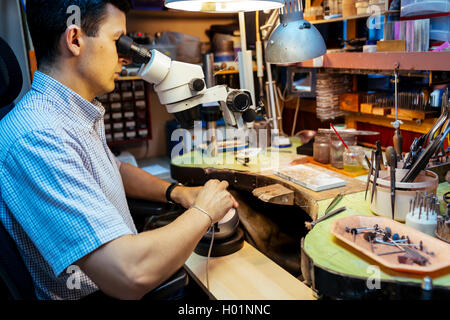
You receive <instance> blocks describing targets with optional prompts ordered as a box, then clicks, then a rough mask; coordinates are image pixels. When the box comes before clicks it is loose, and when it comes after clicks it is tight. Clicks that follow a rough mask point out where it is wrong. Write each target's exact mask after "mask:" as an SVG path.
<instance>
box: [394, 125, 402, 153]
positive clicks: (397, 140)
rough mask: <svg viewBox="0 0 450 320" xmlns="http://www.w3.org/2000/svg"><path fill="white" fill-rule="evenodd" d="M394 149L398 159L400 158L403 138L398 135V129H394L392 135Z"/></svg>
mask: <svg viewBox="0 0 450 320" xmlns="http://www.w3.org/2000/svg"><path fill="white" fill-rule="evenodd" d="M393 140H394V149H395V152H396V153H397V154H398V155H399V157H400V158H401V154H402V147H403V137H402V135H401V133H400V129H396V130H395V134H394V139H393Z"/></svg>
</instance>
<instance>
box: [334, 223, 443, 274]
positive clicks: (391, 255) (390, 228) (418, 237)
mask: <svg viewBox="0 0 450 320" xmlns="http://www.w3.org/2000/svg"><path fill="white" fill-rule="evenodd" d="M331 233H332V234H333V235H334V236H335V237H336V238H338V239H339V240H340V241H342V242H344V243H346V244H348V245H349V246H351V247H353V248H354V249H356V250H358V251H359V252H361V253H363V254H364V255H366V256H368V257H370V258H371V259H373V260H375V261H377V262H378V263H380V264H382V265H384V266H385V267H387V268H390V269H393V270H397V271H403V272H412V273H430V272H434V271H437V270H440V269H443V268H447V267H448V266H449V265H450V256H449V254H450V250H449V245H448V244H447V243H445V242H443V241H440V240H438V239H436V238H433V237H431V236H429V235H427V234H425V233H423V232H419V231H417V230H415V229H412V228H410V227H408V226H406V225H404V224H402V223H398V222H396V221H392V220H390V219H386V218H382V217H369V216H362V215H360V216H357V215H356V216H350V217H344V218H340V219H336V220H335V221H333V224H332V226H331Z"/></svg>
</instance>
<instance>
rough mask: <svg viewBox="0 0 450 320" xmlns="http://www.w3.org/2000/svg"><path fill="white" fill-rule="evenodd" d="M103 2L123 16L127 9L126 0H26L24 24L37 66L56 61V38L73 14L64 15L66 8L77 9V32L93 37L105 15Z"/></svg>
mask: <svg viewBox="0 0 450 320" xmlns="http://www.w3.org/2000/svg"><path fill="white" fill-rule="evenodd" d="M107 3H110V4H112V5H114V6H115V7H117V8H118V9H119V10H121V11H123V12H124V13H128V11H129V10H130V3H129V1H128V0H28V1H27V7H26V12H27V23H28V28H29V30H30V35H31V39H32V41H33V45H34V49H35V52H36V59H37V63H38V66H40V65H42V64H47V65H50V64H52V63H53V62H54V61H55V59H56V58H57V56H58V43H59V39H60V38H61V35H62V34H63V33H64V31H65V30H66V28H67V21H68V19H69V17H70V16H71V14H73V12H72V13H68V12H67V11H68V8H69V7H70V6H73V5H75V6H78V8H80V11H79V12H80V18H81V19H80V24H81V30H83V32H85V33H86V34H87V35H88V36H89V37H95V36H97V32H98V30H99V28H100V25H101V23H102V22H103V19H104V18H105V16H106V4H107ZM69 12H70V11H69Z"/></svg>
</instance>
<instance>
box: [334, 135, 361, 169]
mask: <svg viewBox="0 0 450 320" xmlns="http://www.w3.org/2000/svg"><path fill="white" fill-rule="evenodd" d="M339 135H340V136H341V138H342V140H344V142H345V144H346V145H347V146H348V147H350V146H355V145H356V135H354V134H349V133H341V132H339ZM344 149H345V147H344V144H343V143H342V141H341V139H339V137H338V136H337V135H336V134H334V133H331V135H330V162H331V165H332V166H333V167H335V168H338V169H343V168H344Z"/></svg>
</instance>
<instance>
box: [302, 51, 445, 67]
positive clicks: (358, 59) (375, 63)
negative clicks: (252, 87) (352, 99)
mask: <svg viewBox="0 0 450 320" xmlns="http://www.w3.org/2000/svg"><path fill="white" fill-rule="evenodd" d="M317 60H318V59H316V60H315V61H317ZM315 61H314V60H307V61H304V62H301V63H298V64H296V65H297V66H299V67H306V68H314V67H322V68H338V69H366V70H392V71H393V70H394V67H395V64H396V63H398V64H399V69H400V70H424V71H450V52H374V53H368V52H339V53H327V54H325V55H323V64H322V65H318V64H317V62H315Z"/></svg>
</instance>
